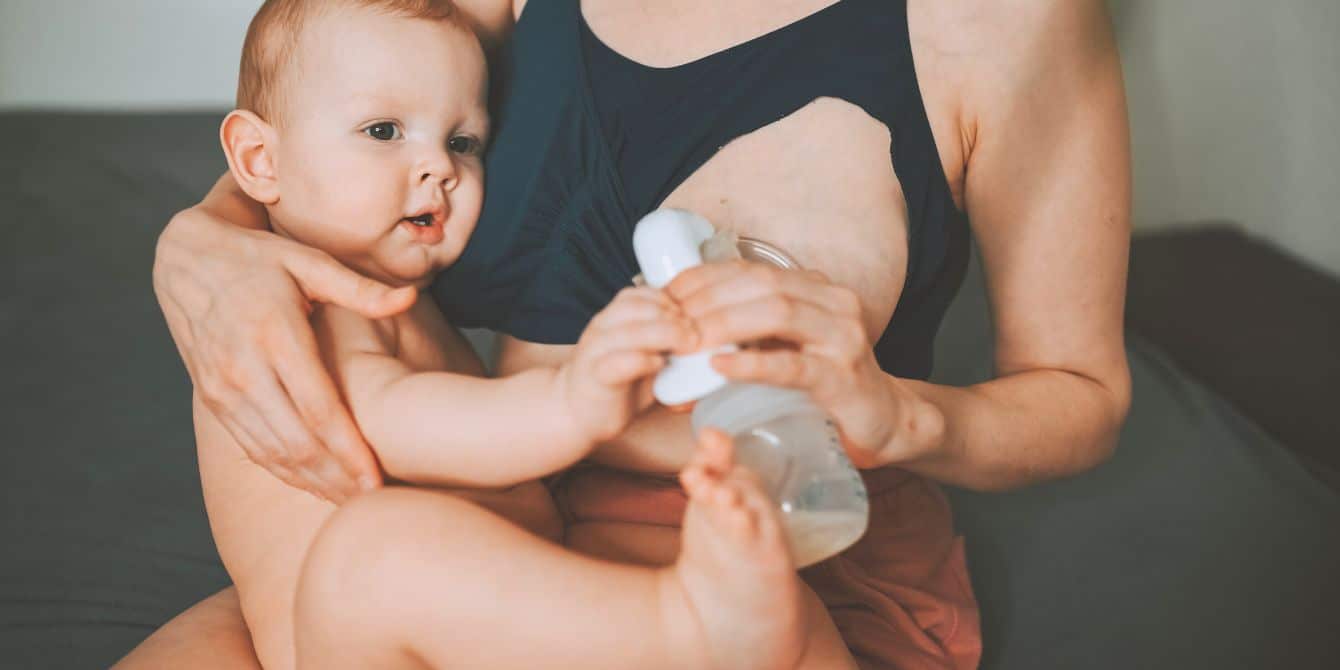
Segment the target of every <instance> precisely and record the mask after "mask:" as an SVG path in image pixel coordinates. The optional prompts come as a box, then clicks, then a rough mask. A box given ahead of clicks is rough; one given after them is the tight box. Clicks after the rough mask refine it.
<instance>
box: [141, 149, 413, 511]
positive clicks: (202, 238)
mask: <svg viewBox="0 0 1340 670" xmlns="http://www.w3.org/2000/svg"><path fill="white" fill-rule="evenodd" d="M267 227H268V222H267V221H266V219H265V210H264V209H263V208H262V207H261V206H260V205H258V204H257V203H256V202H254V201H252V200H251V199H250V198H248V197H247V196H246V195H245V194H244V193H242V191H241V189H240V188H238V186H237V184H236V183H235V182H234V181H233V179H232V177H231V176H230V175H225V176H224V177H223V178H221V179H220V180H219V182H218V183H217V184H216V185H215V186H214V188H213V190H211V191H210V192H209V195H208V196H206V198H205V200H204V202H202V203H201V204H199V205H197V206H195V207H192V208H190V209H187V210H185V211H183V212H181V213H179V214H177V215H176V216H174V217H173V218H172V221H171V222H169V223H168V225H167V228H165V229H164V230H163V233H162V235H160V236H159V239H158V247H157V250H156V253H155V256H154V270H153V277H154V293H155V294H156V295H157V297H158V303H159V306H160V307H161V308H162V310H163V315H164V317H165V318H166V320H167V324H168V329H169V330H170V331H171V333H172V338H173V340H174V341H175V342H176V344H177V349H178V351H179V352H180V353H181V356H182V360H183V361H184V362H185V364H186V368H187V371H188V372H189V373H190V376H191V380H192V382H193V383H194V384H195V387H196V390H197V391H198V392H199V393H200V396H201V399H202V400H203V401H204V403H205V404H206V406H207V407H209V409H210V411H212V412H213V413H214V414H215V416H217V417H219V420H220V421H221V422H222V423H223V425H224V426H225V427H227V429H228V432H229V433H230V434H231V435H232V437H233V438H234V439H235V440H237V442H238V444H239V445H241V446H242V448H243V450H244V451H245V452H246V453H247V456H248V457H250V458H251V459H252V460H253V461H255V462H256V463H258V464H260V465H262V466H263V467H265V468H266V469H267V470H269V471H270V472H271V473H273V474H275V475H276V476H278V477H279V478H280V479H282V480H284V481H285V482H288V483H289V484H291V485H293V486H297V487H299V488H302V489H305V490H308V491H310V492H312V493H314V494H316V495H319V496H321V497H323V498H326V499H329V500H336V501H338V500H342V499H344V498H345V497H348V496H349V495H352V494H353V493H355V492H356V491H358V490H359V489H360V488H371V487H374V486H376V485H378V483H379V482H380V471H379V470H378V468H377V464H376V461H375V459H374V458H373V456H372V452H371V451H370V450H369V449H368V447H367V445H366V444H365V443H364V442H363V438H362V436H361V435H359V433H358V429H357V427H355V425H354V422H353V419H352V418H351V417H350V416H349V413H348V410H347V409H346V408H345V406H344V403H343V401H341V400H340V397H339V394H338V393H337V392H336V391H335V386H334V384H333V382H332V381H331V380H330V376H329V375H328V374H327V373H326V369H325V367H324V365H323V364H322V363H321V361H320V359H319V357H318V355H317V348H316V340H315V339H314V336H313V334H312V328H311V325H310V324H309V323H308V321H307V314H308V312H309V311H310V310H311V306H312V304H313V303H317V302H330V303H336V304H340V305H343V306H345V307H347V308H349V309H352V310H354V311H357V312H359V313H361V314H364V315H365V316H367V317H369V318H380V317H384V316H388V315H391V314H394V313H397V312H400V311H403V310H404V309H405V308H407V307H409V305H411V304H413V302H414V298H415V292H414V290H413V289H412V288H407V289H400V290H393V289H391V288H390V287H387V286H384V285H382V284H379V283H377V282H374V281H372V280H370V279H367V278H366V277H363V276H361V275H359V274H357V273H355V272H353V271H351V270H349V269H347V268H345V267H344V266H343V265H342V264H340V263H339V262H337V261H336V260H334V259H333V258H331V257H329V256H328V255H326V254H324V253H322V252H319V251H316V250H314V249H310V248H308V247H305V246H302V245H300V244H298V243H296V242H293V241H291V240H287V239H284V238H282V237H280V236H278V235H274V234H272V233H270V232H269V231H268V230H267Z"/></svg>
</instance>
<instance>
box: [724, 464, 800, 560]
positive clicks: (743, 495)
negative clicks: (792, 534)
mask: <svg viewBox="0 0 1340 670" xmlns="http://www.w3.org/2000/svg"><path fill="white" fill-rule="evenodd" d="M727 481H728V482H729V485H730V486H731V488H732V489H733V490H735V491H736V492H737V493H738V494H739V496H740V506H741V508H742V509H744V510H746V512H747V514H748V516H749V523H750V526H751V527H752V528H753V529H754V532H755V534H756V535H757V538H758V540H759V541H760V542H761V543H763V544H769V545H777V546H779V547H780V546H784V545H785V544H786V538H785V534H784V531H783V529H782V517H781V510H779V509H778V508H777V503H775V502H773V500H772V498H771V497H769V496H768V494H767V493H766V492H765V491H764V490H763V483H762V481H761V480H760V479H759V477H758V475H756V474H754V473H753V472H751V471H749V470H746V469H744V468H738V467H737V468H735V469H734V470H732V471H731V474H730V476H729V477H728V478H727Z"/></svg>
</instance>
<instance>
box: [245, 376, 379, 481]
mask: <svg viewBox="0 0 1340 670" xmlns="http://www.w3.org/2000/svg"><path fill="white" fill-rule="evenodd" d="M266 372H267V373H265V374H264V376H262V377H260V378H259V379H258V381H257V382H256V383H255V384H254V385H253V386H252V387H251V389H250V390H249V392H248V394H247V396H248V398H250V399H251V401H252V402H253V403H255V406H256V407H258V408H263V409H262V410H261V411H260V413H261V418H262V419H263V420H264V421H265V422H266V423H267V424H269V426H270V430H271V432H273V434H274V435H275V437H276V438H277V439H278V446H279V447H280V449H279V450H278V453H274V454H272V457H273V458H274V459H275V460H276V461H277V462H278V464H280V465H281V466H284V467H287V468H288V469H290V470H292V471H293V472H295V473H296V474H297V475H298V476H299V477H301V478H302V479H303V480H304V481H305V482H307V485H305V486H303V487H302V488H305V489H307V490H308V491H310V492H311V493H313V494H316V495H317V496H319V497H321V498H324V499H326V500H330V501H331V502H335V503H340V502H343V501H344V500H346V499H347V498H349V497H351V496H353V495H355V494H357V493H358V490H359V488H360V487H359V485H358V482H357V480H356V479H355V477H354V476H353V475H351V474H350V473H348V472H345V471H344V469H343V467H342V466H341V465H340V463H339V462H338V461H337V460H336V459H335V457H334V456H333V455H332V454H331V453H330V451H329V450H328V449H327V448H326V447H325V446H324V445H323V444H322V443H321V441H320V438H319V437H318V436H317V435H316V434H315V433H314V432H313V431H312V429H311V428H309V427H308V426H307V425H306V424H304V423H303V419H302V416H301V415H300V414H299V413H298V410H297V407H295V406H294V404H293V400H292V399H291V398H289V395H288V393H287V391H285V389H284V387H283V386H282V385H281V384H280V382H279V379H278V377H276V376H275V375H276V373H275V372H273V371H266Z"/></svg>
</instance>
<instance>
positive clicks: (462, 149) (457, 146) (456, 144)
mask: <svg viewBox="0 0 1340 670" xmlns="http://www.w3.org/2000/svg"><path fill="white" fill-rule="evenodd" d="M480 144H481V143H480V141H479V140H477V139H475V138H473V137H470V136H469V135H457V136H456V137H453V138H451V139H450V140H447V148H448V149H451V150H452V151H453V152H455V153H458V154H468V155H474V154H477V153H479V149H480Z"/></svg>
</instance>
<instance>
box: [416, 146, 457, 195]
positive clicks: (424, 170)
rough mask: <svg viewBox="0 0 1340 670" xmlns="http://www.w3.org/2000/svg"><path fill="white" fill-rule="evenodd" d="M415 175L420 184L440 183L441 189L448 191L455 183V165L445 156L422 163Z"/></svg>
mask: <svg viewBox="0 0 1340 670" xmlns="http://www.w3.org/2000/svg"><path fill="white" fill-rule="evenodd" d="M417 173H418V176H419V179H418V181H419V183H420V184H425V183H434V182H440V183H441V184H442V186H443V188H448V189H450V188H451V187H452V186H454V185H455V182H456V164H455V163H454V162H453V161H452V160H451V157H450V156H448V155H446V154H441V155H437V156H433V157H432V158H430V159H428V160H426V161H424V163H423V164H421V165H420V166H419V170H417Z"/></svg>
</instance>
